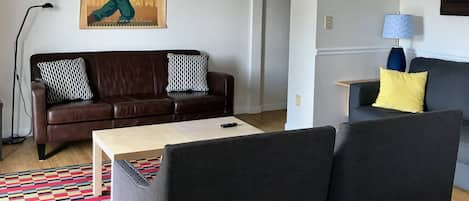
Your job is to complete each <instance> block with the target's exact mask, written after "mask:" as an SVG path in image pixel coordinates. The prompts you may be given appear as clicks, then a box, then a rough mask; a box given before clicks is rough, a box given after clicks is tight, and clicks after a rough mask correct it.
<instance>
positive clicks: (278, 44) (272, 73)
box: [263, 0, 290, 111]
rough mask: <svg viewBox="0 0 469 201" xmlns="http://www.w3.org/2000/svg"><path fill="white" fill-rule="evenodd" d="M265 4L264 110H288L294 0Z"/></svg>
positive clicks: (273, 1)
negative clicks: (292, 0) (291, 14)
mask: <svg viewBox="0 0 469 201" xmlns="http://www.w3.org/2000/svg"><path fill="white" fill-rule="evenodd" d="M264 7H265V8H264V9H265V17H264V18H265V24H264V36H265V37H264V48H263V49H264V51H263V54H264V65H263V66H264V68H263V71H264V74H263V75H264V79H263V110H264V111H270V110H280V109H286V108H287V94H288V57H289V55H288V48H289V38H290V0H267V1H265V5H264Z"/></svg>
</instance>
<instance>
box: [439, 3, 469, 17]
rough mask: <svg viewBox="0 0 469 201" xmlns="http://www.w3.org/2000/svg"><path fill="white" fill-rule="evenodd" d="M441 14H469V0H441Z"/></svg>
mask: <svg viewBox="0 0 469 201" xmlns="http://www.w3.org/2000/svg"><path fill="white" fill-rule="evenodd" d="M440 13H441V15H461V16H469V0H441V12H440Z"/></svg>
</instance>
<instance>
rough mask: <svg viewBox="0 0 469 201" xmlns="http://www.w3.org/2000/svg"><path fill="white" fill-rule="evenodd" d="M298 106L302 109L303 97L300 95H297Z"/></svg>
mask: <svg viewBox="0 0 469 201" xmlns="http://www.w3.org/2000/svg"><path fill="white" fill-rule="evenodd" d="M296 106H297V107H301V96H300V95H296Z"/></svg>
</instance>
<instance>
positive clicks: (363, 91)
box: [349, 58, 469, 190]
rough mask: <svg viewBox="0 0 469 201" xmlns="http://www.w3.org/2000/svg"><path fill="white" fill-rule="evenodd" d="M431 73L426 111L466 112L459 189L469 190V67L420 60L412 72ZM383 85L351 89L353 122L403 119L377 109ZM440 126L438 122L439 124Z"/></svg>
mask: <svg viewBox="0 0 469 201" xmlns="http://www.w3.org/2000/svg"><path fill="white" fill-rule="evenodd" d="M423 71H428V72H429V78H428V82H427V90H426V95H425V109H426V111H437V110H445V109H457V110H462V111H463V118H464V123H463V129H462V132H461V139H460V144H459V155H458V162H457V169H456V178H455V184H456V186H458V187H460V188H463V189H466V190H469V63H462V62H452V61H443V60H438V59H430V58H416V59H414V60H413V61H412V63H411V66H410V72H423ZM379 86H380V85H379V82H371V83H362V84H353V85H352V86H351V88H350V104H349V105H350V109H349V110H350V111H349V114H350V116H349V121H350V122H357V121H365V120H372V119H380V118H387V117H393V116H398V115H402V114H403V113H401V112H399V111H394V110H386V109H378V108H373V107H372V106H371V104H373V103H374V101H375V100H376V98H377V96H378V92H379ZM436 123H438V122H436Z"/></svg>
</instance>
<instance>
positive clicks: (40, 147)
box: [37, 144, 46, 161]
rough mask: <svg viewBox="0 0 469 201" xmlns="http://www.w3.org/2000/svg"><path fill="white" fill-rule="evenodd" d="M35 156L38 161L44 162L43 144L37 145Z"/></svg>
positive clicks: (44, 148) (44, 149) (44, 146)
mask: <svg viewBox="0 0 469 201" xmlns="http://www.w3.org/2000/svg"><path fill="white" fill-rule="evenodd" d="M37 155H38V157H39V160H41V161H42V160H46V145H45V144H38V145H37Z"/></svg>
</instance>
